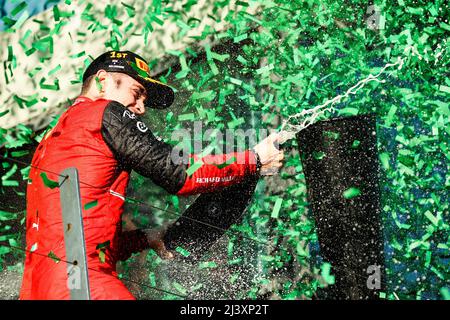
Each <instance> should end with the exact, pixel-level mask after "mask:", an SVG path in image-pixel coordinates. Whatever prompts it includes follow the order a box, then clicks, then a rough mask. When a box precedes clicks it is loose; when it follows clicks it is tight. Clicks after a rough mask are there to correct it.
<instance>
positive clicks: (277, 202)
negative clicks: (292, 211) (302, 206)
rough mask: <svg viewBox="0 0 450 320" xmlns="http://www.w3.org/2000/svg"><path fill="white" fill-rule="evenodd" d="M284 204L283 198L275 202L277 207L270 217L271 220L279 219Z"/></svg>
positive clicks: (274, 207)
mask: <svg viewBox="0 0 450 320" xmlns="http://www.w3.org/2000/svg"><path fill="white" fill-rule="evenodd" d="M282 202H283V199H281V198H278V199H277V200H276V201H275V205H274V206H273V210H272V214H271V215H270V217H271V218H273V219H278V214H279V212H280V209H281V204H282Z"/></svg>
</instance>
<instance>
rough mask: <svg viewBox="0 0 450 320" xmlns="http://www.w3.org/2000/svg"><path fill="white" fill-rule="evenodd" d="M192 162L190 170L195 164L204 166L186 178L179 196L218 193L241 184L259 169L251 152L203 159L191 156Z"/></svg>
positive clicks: (255, 156)
mask: <svg viewBox="0 0 450 320" xmlns="http://www.w3.org/2000/svg"><path fill="white" fill-rule="evenodd" d="M190 160H193V161H189V166H188V168H190V167H191V166H192V165H195V163H199V162H201V163H202V164H201V166H200V168H198V169H197V170H196V171H195V172H194V173H193V174H192V175H190V176H189V175H188V176H187V177H186V181H185V183H184V185H183V187H182V188H181V189H180V190H179V191H178V192H177V195H190V194H196V193H205V192H212V191H216V190H219V189H222V188H224V187H228V186H231V185H233V184H236V183H239V182H241V181H242V180H243V179H244V177H246V176H248V175H252V174H257V172H258V168H259V161H258V159H257V155H256V154H255V153H254V152H253V151H251V150H247V151H244V152H232V153H228V154H222V155H208V156H204V157H203V158H201V159H200V158H199V156H197V155H191V159H190ZM233 160H234V161H233Z"/></svg>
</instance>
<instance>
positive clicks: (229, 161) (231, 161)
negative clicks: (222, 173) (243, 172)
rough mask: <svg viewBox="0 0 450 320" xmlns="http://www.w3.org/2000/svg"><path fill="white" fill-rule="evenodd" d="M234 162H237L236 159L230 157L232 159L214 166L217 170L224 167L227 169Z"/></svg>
mask: <svg viewBox="0 0 450 320" xmlns="http://www.w3.org/2000/svg"><path fill="white" fill-rule="evenodd" d="M236 160H237V159H236V157H232V158H230V159H228V160H227V161H225V162H224V163H221V164H216V165H215V166H216V167H217V168H219V169H223V168H225V167H228V166H229V165H230V164H232V163H234V162H236Z"/></svg>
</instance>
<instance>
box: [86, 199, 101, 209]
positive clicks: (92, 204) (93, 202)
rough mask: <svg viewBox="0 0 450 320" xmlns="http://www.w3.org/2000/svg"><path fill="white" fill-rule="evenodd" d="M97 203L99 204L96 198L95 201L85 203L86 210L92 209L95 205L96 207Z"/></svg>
mask: <svg viewBox="0 0 450 320" xmlns="http://www.w3.org/2000/svg"><path fill="white" fill-rule="evenodd" d="M97 205H98V200H94V201H91V202H88V203H86V204H85V205H84V210H89V209H91V208H93V207H95V206H97Z"/></svg>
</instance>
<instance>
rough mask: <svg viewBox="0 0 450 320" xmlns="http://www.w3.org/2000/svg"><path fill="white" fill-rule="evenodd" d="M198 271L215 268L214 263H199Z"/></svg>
mask: <svg viewBox="0 0 450 320" xmlns="http://www.w3.org/2000/svg"><path fill="white" fill-rule="evenodd" d="M198 268H199V269H213V268H217V264H216V263H215V262H214V261H206V262H201V263H200V264H199V267H198Z"/></svg>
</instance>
